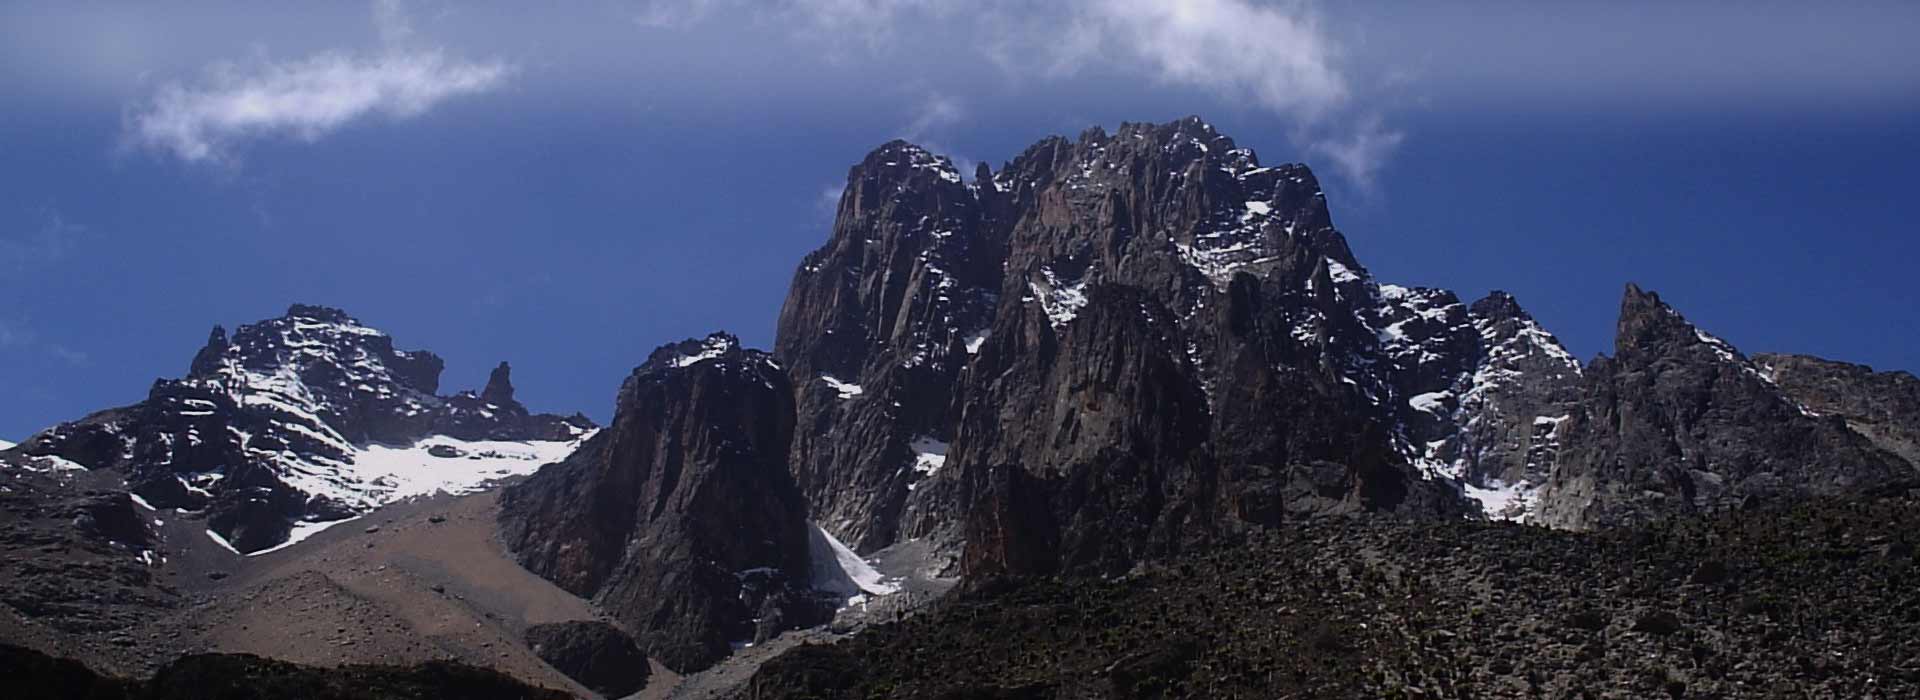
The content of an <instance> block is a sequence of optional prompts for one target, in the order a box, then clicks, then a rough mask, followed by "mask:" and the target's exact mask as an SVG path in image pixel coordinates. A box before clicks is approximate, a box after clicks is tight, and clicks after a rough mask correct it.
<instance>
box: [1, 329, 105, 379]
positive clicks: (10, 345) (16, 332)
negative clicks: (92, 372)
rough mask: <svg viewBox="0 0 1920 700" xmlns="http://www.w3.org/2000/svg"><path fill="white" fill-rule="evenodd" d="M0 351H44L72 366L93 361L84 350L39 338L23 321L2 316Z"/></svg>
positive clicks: (81, 365) (82, 365) (85, 364)
mask: <svg viewBox="0 0 1920 700" xmlns="http://www.w3.org/2000/svg"><path fill="white" fill-rule="evenodd" d="M0 351H27V352H28V353H45V354H46V355H47V356H48V357H52V358H53V359H56V360H59V361H61V362H64V363H67V364H69V365H72V366H74V367H85V366H87V365H88V364H90V363H91V362H92V361H93V358H92V357H90V356H88V355H87V354H86V353H84V352H81V351H78V350H74V349H73V348H69V347H67V346H65V345H61V344H59V343H54V342H48V341H46V340H43V339H41V337H40V334H39V333H35V332H34V330H33V329H32V328H30V327H28V326H27V324H26V323H25V322H22V321H11V320H7V319H4V318H0Z"/></svg>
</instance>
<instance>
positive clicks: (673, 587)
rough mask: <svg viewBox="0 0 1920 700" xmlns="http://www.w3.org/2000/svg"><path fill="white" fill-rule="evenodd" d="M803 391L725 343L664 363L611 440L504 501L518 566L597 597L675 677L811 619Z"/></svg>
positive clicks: (720, 339) (622, 401)
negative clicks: (798, 451) (798, 473)
mask: <svg viewBox="0 0 1920 700" xmlns="http://www.w3.org/2000/svg"><path fill="white" fill-rule="evenodd" d="M793 415H794V406H793V389H792V386H791V385H790V384H789V383H788V381H787V376H786V374H785V373H784V372H783V371H782V370H781V368H780V367H779V366H778V365H777V364H776V363H775V362H773V361H772V359H771V358H769V357H768V356H766V355H765V354H764V353H760V352H756V351H749V350H742V349H741V348H740V347H739V343H738V342H737V341H736V340H735V339H734V338H733V337H732V336H727V335H721V334H715V335H713V336H709V337H708V338H707V339H705V340H689V341H686V342H683V343H679V344H675V345H669V346H666V347H663V348H661V349H659V350H657V351H655V352H654V353H653V355H652V356H651V357H650V358H648V360H647V362H646V364H644V365H642V366H640V367H639V368H638V369H636V370H634V373H633V375H632V376H630V377H628V379H627V381H626V383H625V384H624V385H623V386H622V387H621V389H620V396H619V399H618V403H617V405H616V408H615V415H614V420H613V424H612V425H611V426H609V427H608V428H607V429H605V430H603V431H601V432H600V433H598V434H596V435H595V436H594V437H593V438H591V439H589V440H588V441H587V442H586V444H585V445H584V446H582V447H581V449H579V450H578V451H576V452H575V453H574V454H573V455H572V456H570V457H568V458H567V459H566V460H565V461H563V462H560V463H557V464H553V465H549V466H547V467H545V468H543V469H541V470H540V472H539V473H537V474H535V475H534V476H532V477H530V478H528V479H527V480H526V481H525V482H523V483H520V484H517V485H514V486H512V487H510V488H508V489H507V490H506V491H505V493H504V494H503V495H502V496H501V516H500V528H501V534H502V538H503V539H504V541H505V542H506V544H507V546H508V548H509V549H511V550H512V551H513V552H514V553H515V555H516V557H517V558H518V559H519V561H520V562H521V564H522V565H524V566H526V567H527V568H528V569H529V570H531V571H533V572H534V573H537V574H539V575H541V576H543V577H545V578H547V579H549V580H552V581H554V582H555V583H557V584H559V585H560V586H561V587H563V588H565V589H567V590H569V591H572V592H574V593H576V594H579V595H581V596H587V597H591V598H592V599H593V600H594V601H595V602H596V603H598V604H599V605H600V606H601V607H602V608H603V609H605V610H607V611H608V612H609V613H611V614H612V615H613V616H614V617H615V618H616V619H618V620H619V621H620V622H622V623H623V624H624V625H625V626H626V627H627V628H628V629H629V630H631V631H633V632H634V636H635V638H636V639H637V640H638V641H639V643H640V645H641V648H643V649H645V650H646V652H647V653H648V654H649V655H651V656H655V657H657V658H659V659H660V660H661V661H662V662H663V663H665V664H667V665H668V666H670V667H672V668H674V669H676V670H681V671H690V670H697V669H700V668H704V667H706V666H707V665H710V664H712V663H713V662H714V661H717V660H719V659H720V658H723V657H725V656H726V655H727V654H728V653H729V651H730V647H729V643H730V642H735V641H753V639H754V636H755V634H756V630H755V625H754V622H755V620H756V618H763V617H769V616H776V615H777V616H779V617H781V618H783V619H787V620H790V621H792V622H793V623H796V624H797V623H802V622H807V621H810V620H812V619H813V617H816V616H817V614H818V611H817V610H815V609H814V608H813V606H814V605H815V604H814V602H813V601H812V600H811V599H810V598H808V596H807V595H806V594H805V591H804V588H805V581H804V579H805V576H806V572H807V571H808V558H807V556H808V555H807V536H808V531H807V522H806V502H805V500H804V499H803V498H802V497H801V496H800V493H799V491H798V490H797V489H795V487H794V484H793V479H792V477H791V476H790V475H789V474H788V471H787V464H786V451H787V448H788V446H789V445H790V443H791V440H792V433H793V422H792V421H793Z"/></svg>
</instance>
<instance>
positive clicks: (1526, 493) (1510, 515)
mask: <svg viewBox="0 0 1920 700" xmlns="http://www.w3.org/2000/svg"><path fill="white" fill-rule="evenodd" d="M1534 490H1535V489H1534V486H1533V485H1532V484H1529V483H1527V482H1525V481H1521V482H1518V483H1514V484H1502V483H1500V482H1498V481H1493V482H1490V483H1489V484H1488V487H1487V488H1481V487H1478V486H1474V485H1473V484H1468V483H1462V484H1461V491H1462V492H1463V493H1465V494H1466V496H1467V498H1471V499H1473V500H1475V501H1478V502H1479V503H1480V510H1481V511H1482V512H1484V513H1486V514H1487V517H1488V518H1489V519H1492V520H1508V521H1513V522H1526V521H1527V520H1529V519H1530V518H1531V517H1532V515H1533V513H1532V510H1533V493H1534Z"/></svg>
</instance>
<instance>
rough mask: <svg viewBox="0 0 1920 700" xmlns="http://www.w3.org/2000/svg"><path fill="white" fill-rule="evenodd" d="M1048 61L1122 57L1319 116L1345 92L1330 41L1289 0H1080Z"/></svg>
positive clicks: (1070, 64)
mask: <svg viewBox="0 0 1920 700" xmlns="http://www.w3.org/2000/svg"><path fill="white" fill-rule="evenodd" d="M1073 34H1074V37H1073V39H1072V40H1070V41H1068V42H1063V43H1062V44H1061V47H1062V48H1060V49H1058V50H1057V51H1056V52H1055V56H1056V62H1055V66H1054V67H1055V69H1056V70H1061V69H1066V70H1071V69H1074V68H1077V67H1078V64H1080V63H1084V62H1086V61H1090V60H1099V59H1106V60H1112V59H1114V58H1122V59H1131V60H1133V61H1137V62H1140V63H1143V64H1144V65H1146V66H1148V67H1150V68H1151V69H1152V70H1153V71H1154V73H1155V75H1156V77H1157V78H1159V79H1160V80H1163V81H1166V82H1170V83H1178V84H1182V85H1192V86H1197V87H1201V88H1206V89H1209V90H1212V91H1215V92H1217V93H1219V94H1221V95H1222V96H1223V97H1229V98H1248V97H1250V98H1252V99H1253V100H1254V101H1256V102H1258V103H1259V104H1260V105H1262V106H1264V107H1266V108H1268V109H1271V110H1273V111H1276V112H1282V113H1287V114H1290V115H1294V116H1298V117H1301V118H1304V119H1314V118H1318V117H1320V116H1322V115H1324V114H1326V113H1327V112H1329V111H1331V110H1333V109H1334V108H1337V107H1339V106H1340V105H1341V104H1343V103H1344V102H1345V101H1346V99H1347V97H1348V88H1347V81H1346V79H1345V78H1344V77H1343V76H1342V75H1341V74H1340V72H1339V71H1338V70H1336V69H1335V68H1334V66H1333V58H1334V56H1333V49H1334V47H1333V44H1332V41H1331V40H1330V39H1329V38H1327V36H1326V35H1325V34H1324V33H1322V32H1321V31H1320V28H1319V26H1318V22H1317V21H1316V20H1315V19H1314V17H1313V15H1312V14H1311V13H1310V12H1308V11H1306V10H1305V9H1304V6H1301V5H1297V4H1286V5H1261V4H1256V3H1253V2H1248V1H1246V0H1185V1H1183V2H1158V1H1156V0H1083V1H1082V2H1081V3H1080V5H1079V7H1078V11H1077V12H1076V13H1075V24H1074V28H1073Z"/></svg>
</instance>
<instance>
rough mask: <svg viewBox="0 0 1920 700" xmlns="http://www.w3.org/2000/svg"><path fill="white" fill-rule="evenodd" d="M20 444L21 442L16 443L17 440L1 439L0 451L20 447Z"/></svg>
mask: <svg viewBox="0 0 1920 700" xmlns="http://www.w3.org/2000/svg"><path fill="white" fill-rule="evenodd" d="M18 446H19V443H15V442H8V441H6V440H0V452H4V451H6V450H11V449H13V448H15V447H18Z"/></svg>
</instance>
